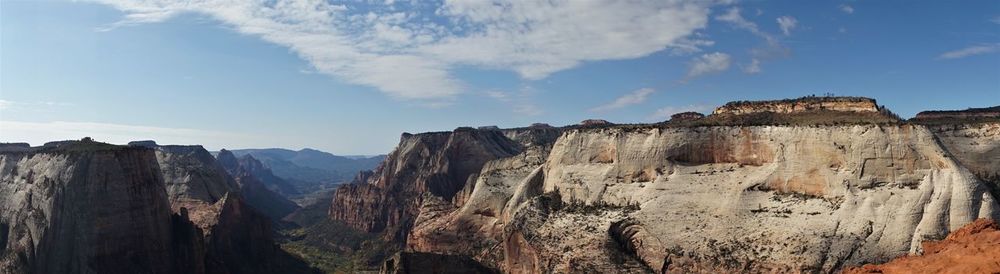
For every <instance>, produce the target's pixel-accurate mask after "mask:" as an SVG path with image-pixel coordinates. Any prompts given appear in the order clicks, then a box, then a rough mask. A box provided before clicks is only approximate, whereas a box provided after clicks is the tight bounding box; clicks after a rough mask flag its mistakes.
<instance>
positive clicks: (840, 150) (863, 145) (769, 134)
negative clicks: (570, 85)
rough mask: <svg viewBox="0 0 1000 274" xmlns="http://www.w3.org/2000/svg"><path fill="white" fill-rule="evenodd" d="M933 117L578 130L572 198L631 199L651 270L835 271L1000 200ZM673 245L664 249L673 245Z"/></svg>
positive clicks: (566, 149)
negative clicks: (903, 121)
mask: <svg viewBox="0 0 1000 274" xmlns="http://www.w3.org/2000/svg"><path fill="white" fill-rule="evenodd" d="M948 155H949V153H948V152H947V151H946V150H945V148H943V147H942V146H941V145H938V143H937V141H936V139H935V136H934V135H933V134H932V133H931V131H929V130H928V129H927V128H925V127H922V126H911V125H901V126H876V125H858V126H843V127H768V126H764V127H704V128H667V129H658V128H648V129H626V128H605V129H589V130H573V131H567V132H566V133H564V134H563V136H562V137H561V138H559V140H558V141H557V142H556V143H555V145H554V146H553V148H552V152H551V154H550V155H549V157H548V161H547V162H546V163H545V165H544V173H545V179H544V190H545V192H558V193H559V194H560V195H559V196H560V197H561V198H562V200H563V202H565V203H570V204H574V203H579V204H588V205H612V206H629V205H638V206H639V208H640V209H639V210H638V211H635V212H633V213H631V214H629V216H630V217H631V218H633V219H634V220H635V221H634V224H632V225H633V226H639V227H641V230H642V231H643V233H637V234H636V235H638V236H639V237H642V239H636V240H638V241H640V242H643V243H648V244H641V245H638V246H637V247H636V249H639V250H638V251H636V253H638V254H639V256H640V257H641V259H642V260H643V261H645V263H646V264H647V265H648V266H649V267H651V268H652V269H657V270H659V269H681V270H688V271H725V270H732V269H757V270H768V269H770V270H783V271H784V270H788V271H799V270H801V271H824V272H827V271H832V270H836V269H839V268H841V267H843V266H844V265H854V264H859V263H865V262H879V261H885V260H887V259H889V258H892V257H896V256H899V255H901V254H905V253H907V252H911V253H913V252H919V251H920V250H919V248H920V245H919V243H920V242H921V241H923V240H925V239H934V238H939V237H943V236H944V235H946V234H947V233H948V231H950V230H952V229H957V228H958V227H960V226H962V225H964V224H966V223H969V222H971V221H972V220H974V219H975V218H979V217H992V218H998V217H1000V215H998V212H1000V211H998V206H997V202H996V201H995V200H994V199H993V197H992V195H990V194H989V189H988V188H987V187H986V186H985V185H984V184H983V183H982V182H980V181H979V180H978V179H977V177H975V176H974V175H973V174H972V173H971V172H970V171H969V170H968V169H966V168H965V167H963V166H961V165H960V164H958V163H956V161H954V159H953V158H951V157H949V156H948ZM663 247H665V249H664V248H663Z"/></svg>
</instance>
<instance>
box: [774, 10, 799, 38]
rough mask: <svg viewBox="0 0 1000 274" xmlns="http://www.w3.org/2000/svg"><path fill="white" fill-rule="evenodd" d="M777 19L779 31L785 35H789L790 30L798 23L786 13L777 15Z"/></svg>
mask: <svg viewBox="0 0 1000 274" xmlns="http://www.w3.org/2000/svg"><path fill="white" fill-rule="evenodd" d="M777 21H778V27H780V28H781V32H782V33H784V34H785V36H788V35H791V34H792V30H793V29H795V27H797V26H798V25H799V20H795V17H791V16H788V15H785V16H782V17H778V19H777Z"/></svg>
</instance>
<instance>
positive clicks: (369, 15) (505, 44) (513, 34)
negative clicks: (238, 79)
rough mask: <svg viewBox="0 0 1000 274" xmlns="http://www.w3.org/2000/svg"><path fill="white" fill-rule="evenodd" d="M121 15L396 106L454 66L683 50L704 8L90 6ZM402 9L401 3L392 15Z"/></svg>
mask: <svg viewBox="0 0 1000 274" xmlns="http://www.w3.org/2000/svg"><path fill="white" fill-rule="evenodd" d="M96 1H97V2H99V3H103V4H107V5H110V6H112V7H115V8H117V9H119V10H121V11H123V12H125V13H126V16H125V18H124V19H123V20H122V21H119V22H116V23H113V24H111V25H110V26H109V27H108V28H107V29H113V28H116V27H122V26H130V25H137V24H146V23H153V22H163V21H166V20H168V19H169V18H172V17H174V16H176V15H178V14H185V13H194V14H201V15H207V16H209V17H211V18H214V19H216V20H218V21H219V22H221V23H222V24H224V25H226V26H229V27H231V28H232V29H233V30H234V31H236V32H239V33H242V34H247V35H250V36H254V37H258V38H260V39H262V40H264V41H267V42H270V43H274V44H278V45H281V46H284V47H287V48H289V49H290V50H291V51H292V52H294V53H295V54H297V55H298V56H300V57H301V58H302V59H304V60H307V61H308V62H309V63H310V64H311V65H312V66H313V67H314V69H315V70H316V71H317V72H320V73H324V74H327V75H331V76H333V77H335V78H337V79H340V80H343V81H345V82H348V83H352V84H357V85H364V86H370V87H374V88H376V89H377V90H379V91H381V92H383V93H385V94H387V95H389V96H391V97H393V98H397V99H420V100H435V99H440V98H448V97H453V96H456V95H457V94H460V93H461V92H462V91H463V90H464V89H465V85H464V84H463V82H462V81H461V79H457V78H456V77H455V76H454V75H453V74H452V73H451V72H452V70H454V69H455V68H456V67H459V66H473V67H477V68H484V69H500V70H508V71H513V72H516V73H517V74H518V75H520V76H521V77H522V78H523V79H527V80H538V79H543V78H545V77H547V76H548V75H550V74H552V73H555V72H558V71H561V70H566V69H570V68H573V67H576V66H578V65H580V64H582V63H585V62H588V61H599V60H621V59H632V58H639V57H643V56H646V55H649V54H651V53H654V52H659V51H662V50H678V51H685V52H690V51H692V48H694V50H697V47H698V46H699V45H704V44H706V43H708V44H710V42H709V41H694V40H692V39H689V36H691V34H692V33H694V32H695V31H697V30H699V29H702V28H704V27H705V25H706V23H707V21H708V14H709V8H710V6H711V5H713V4H714V3H713V2H709V1H659V0H645V1H642V0H640V1H611V0H595V1H507V0H497V1H456V0H445V1H443V2H441V3H437V2H434V3H430V2H422V1H409V2H408V1H399V2H394V1H385V3H360V2H346V3H343V4H331V3H328V2H326V1H311V0H291V1H276V2H270V1H236V0H191V1H184V2H178V1H167V0H150V1H132V0H96ZM401 5H409V7H401Z"/></svg>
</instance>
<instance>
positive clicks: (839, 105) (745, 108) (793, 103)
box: [712, 97, 879, 115]
mask: <svg viewBox="0 0 1000 274" xmlns="http://www.w3.org/2000/svg"><path fill="white" fill-rule="evenodd" d="M818 110H827V111H842V112H853V113H866V112H867V113H874V112H878V111H879V107H878V104H876V103H875V100H874V99H870V98H861V97H803V98H798V99H794V100H777V101H743V102H731V103H728V104H726V105H724V106H721V107H719V108H717V109H715V111H714V112H712V114H713V115H744V114H752V113H761V112H772V113H803V112H809V111H818Z"/></svg>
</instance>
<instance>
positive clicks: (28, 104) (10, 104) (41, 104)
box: [0, 100, 73, 111]
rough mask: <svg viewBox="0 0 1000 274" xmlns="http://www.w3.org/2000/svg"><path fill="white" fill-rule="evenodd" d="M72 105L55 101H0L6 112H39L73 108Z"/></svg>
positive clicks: (0, 105) (1, 108)
mask: <svg viewBox="0 0 1000 274" xmlns="http://www.w3.org/2000/svg"><path fill="white" fill-rule="evenodd" d="M72 105H73V104H71V103H66V102H53V101H9V100H0V110H6V111H20V110H39V109H42V108H51V107H66V106H72Z"/></svg>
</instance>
